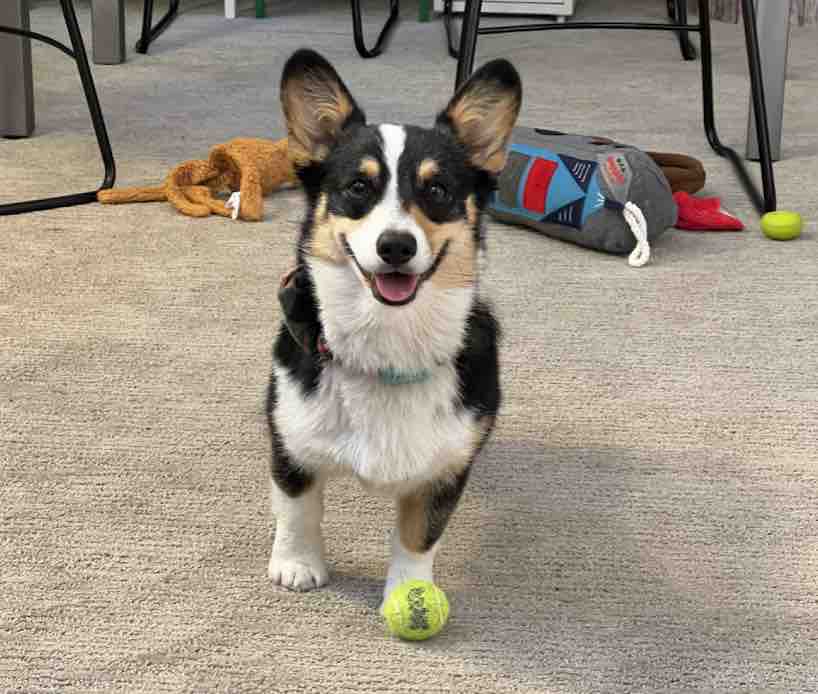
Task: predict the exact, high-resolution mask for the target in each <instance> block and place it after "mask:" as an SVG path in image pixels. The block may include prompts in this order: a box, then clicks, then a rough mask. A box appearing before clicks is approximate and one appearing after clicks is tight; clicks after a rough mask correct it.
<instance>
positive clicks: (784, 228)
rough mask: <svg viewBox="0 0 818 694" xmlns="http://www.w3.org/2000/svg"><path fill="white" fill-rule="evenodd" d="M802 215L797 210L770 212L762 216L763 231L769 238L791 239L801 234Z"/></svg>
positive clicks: (778, 239)
mask: <svg viewBox="0 0 818 694" xmlns="http://www.w3.org/2000/svg"><path fill="white" fill-rule="evenodd" d="M801 226H802V222H801V215H800V214H798V213H797V212H785V211H784V210H779V211H778V212H768V213H767V214H765V215H764V216H763V217H762V218H761V231H763V232H764V235H765V236H766V237H767V238H768V239H774V240H776V241H789V240H790V239H795V238H798V237H799V236H800V235H801Z"/></svg>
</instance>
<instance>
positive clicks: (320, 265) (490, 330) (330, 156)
mask: <svg viewBox="0 0 818 694" xmlns="http://www.w3.org/2000/svg"><path fill="white" fill-rule="evenodd" d="M521 99H522V88H521V85H520V78H519V76H518V74H517V71H516V70H515V69H514V67H513V66H512V65H511V64H510V63H509V62H507V61H505V60H495V61H492V62H490V63H488V64H486V65H485V66H484V67H482V68H481V69H480V70H478V71H477V72H476V73H475V74H474V75H473V76H472V77H471V79H470V80H468V82H467V83H465V84H464V85H463V86H462V88H460V89H459V90H458V91H457V93H456V94H455V95H454V97H453V98H452V99H451V101H450V102H449V104H448V106H447V107H446V108H445V109H444V110H443V111H441V112H440V113H439V114H438V115H437V118H436V120H435V123H434V127H432V128H420V127H415V126H409V125H393V124H383V125H370V124H368V123H367V122H366V118H365V116H364V113H363V111H362V110H361V108H360V107H359V106H358V104H357V103H356V102H355V100H354V99H353V97H352V95H351V94H350V92H349V90H348V89H347V87H346V86H345V85H344V83H343V82H342V81H341V78H340V77H339V76H338V74H337V73H336V71H335V69H334V68H333V67H332V66H331V65H330V64H329V63H328V62H327V61H326V60H325V59H324V58H323V57H321V56H320V55H318V54H317V53H315V52H313V51H309V50H300V51H298V52H296V53H295V54H294V55H293V56H292V57H291V58H290V59H289V60H288V62H287V64H286V66H285V68H284V72H283V76H282V80H281V103H282V106H283V110H284V115H285V117H286V121H287V129H288V133H289V155H290V158H291V160H292V162H293V165H294V167H295V169H296V172H297V174H298V177H299V179H300V181H301V183H302V185H303V189H304V192H305V193H306V198H307V205H308V207H307V213H306V219H305V221H304V223H303V226H302V228H301V232H300V237H299V240H298V245H297V249H296V262H297V266H296V269H295V270H293V271H292V272H290V273H288V275H286V276H285V278H284V279H283V280H282V286H281V289H280V292H279V299H280V302H281V305H282V309H283V314H284V321H283V323H282V326H281V329H280V331H279V333H278V337H277V339H276V341H275V346H274V350H273V368H272V374H271V378H270V385H269V390H268V398H267V407H266V411H267V419H268V423H269V429H270V436H271V438H272V466H271V473H272V512H273V514H274V516H275V519H276V527H275V539H274V541H273V549H272V555H271V557H270V563H269V576H270V578H271V579H272V581H273V583H275V584H278V585H281V586H284V587H286V588H290V589H293V590H299V591H304V590H312V589H314V588H319V587H321V586H323V585H324V584H325V583H326V582H327V580H328V571H327V566H326V564H325V561H324V542H323V538H322V535H321V520H322V515H323V492H324V487H325V484H326V482H327V480H328V479H329V478H331V477H333V476H334V475H341V474H345V475H354V476H355V477H356V478H357V479H358V480H360V482H361V483H362V485H363V486H364V487H365V488H366V489H368V490H370V491H372V492H374V493H378V494H386V495H389V496H391V497H393V498H394V499H395V502H396V508H397V528H396V531H395V532H394V533H393V536H392V557H391V563H390V566H389V570H388V575H387V577H386V584H385V588H384V597H385V596H386V595H388V594H389V593H390V592H391V590H392V589H393V588H394V587H395V586H396V585H398V584H399V583H402V582H403V581H405V580H408V579H423V580H427V581H433V580H434V578H433V566H432V565H433V561H434V557H435V553H436V552H437V550H438V547H439V545H440V538H441V535H442V534H443V531H444V529H445V528H446V524H447V523H448V521H449V518H450V517H451V515H452V512H453V511H454V509H455V506H456V505H457V503H458V500H459V499H460V496H461V494H462V492H463V488H464V486H465V484H466V480H467V479H468V476H469V471H470V469H471V465H472V463H473V462H474V460H475V457H476V456H477V454H478V453H479V451H480V449H481V447H482V446H483V444H484V443H485V441H486V439H487V437H488V436H489V434H490V432H491V430H492V428H493V426H494V421H495V415H496V414H497V411H498V408H499V406H500V385H499V374H498V358H497V340H498V327H497V323H496V321H495V319H494V317H493V315H492V313H491V310H490V309H489V307H488V305H487V304H486V303H485V302H484V300H483V298H482V297H481V296H480V293H479V281H478V280H479V268H480V265H481V261H482V260H483V256H484V252H485V243H484V237H483V226H482V214H483V209H484V207H485V205H486V202H487V199H488V197H489V195H490V194H491V192H492V191H493V190H494V188H495V186H496V177H497V175H498V174H499V173H500V171H501V170H502V168H503V165H504V163H505V160H506V145H507V143H508V139H509V136H510V134H511V130H512V127H513V126H514V123H515V121H516V118H517V114H518V112H519V109H520V103H521Z"/></svg>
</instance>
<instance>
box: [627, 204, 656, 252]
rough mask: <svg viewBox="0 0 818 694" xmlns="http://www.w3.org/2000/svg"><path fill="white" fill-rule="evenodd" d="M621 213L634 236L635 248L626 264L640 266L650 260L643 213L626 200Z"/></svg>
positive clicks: (646, 224) (646, 227)
mask: <svg viewBox="0 0 818 694" xmlns="http://www.w3.org/2000/svg"><path fill="white" fill-rule="evenodd" d="M622 214H623V215H624V217H625V221H626V222H627V223H628V226H629V227H630V229H631V231H632V232H633V235H634V236H635V237H636V248H634V249H633V251H632V252H631V254H630V256H629V257H628V264H629V265H630V266H631V267H642V266H643V265H644V264H645V263H647V262H648V261H649V260H650V244H649V243H648V223H647V222H646V221H645V215H643V214H642V210H640V209H639V207H638V205H636V204H634V203H632V202H626V203H625V206H624V207H623V208H622Z"/></svg>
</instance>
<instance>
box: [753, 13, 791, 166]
mask: <svg viewBox="0 0 818 694" xmlns="http://www.w3.org/2000/svg"><path fill="white" fill-rule="evenodd" d="M757 5H758V43H759V49H760V51H761V74H762V79H763V81H764V95H765V97H766V100H767V122H768V123H769V126H770V157H771V158H772V160H773V161H778V160H779V159H780V158H781V132H782V121H783V119H784V92H785V88H786V81H787V53H788V51H789V42H790V17H789V13H788V12H786V11H784V10H783V9H782V8H781V6H780V3H779V2H777V0H757ZM756 132H757V131H756V121H755V113H754V111H753V107H752V104H751V105H750V116H749V120H748V123H747V158H748V159H753V160H758V159H760V157H761V154H760V151H759V146H758V136H757V134H756Z"/></svg>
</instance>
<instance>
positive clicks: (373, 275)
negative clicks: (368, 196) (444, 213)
mask: <svg viewBox="0 0 818 694" xmlns="http://www.w3.org/2000/svg"><path fill="white" fill-rule="evenodd" d="M341 242H342V243H343V246H344V250H345V251H346V254H347V255H348V256H349V257H350V258H352V261H353V262H354V263H355V267H357V268H358V271H359V272H360V273H361V276H362V277H363V278H364V281H365V282H366V284H367V285H368V286H369V288H370V289H371V290H372V295H373V296H374V297H375V298H376V299H377V300H378V301H380V302H381V303H382V304H386V305H387V306H405V305H406V304H408V303H410V302H411V301H412V300H413V299H414V298H415V297H416V296H417V293H418V289H420V285H421V284H423V283H424V282H425V281H426V280H427V279H429V278H430V277H431V276H432V275H433V274H434V273H435V271H436V270H437V268H438V267H440V263H441V262H442V261H443V258H444V257H445V256H446V253H448V251H449V241H448V240H446V242H445V243H444V244H443V247H442V248H441V249H440V252H439V253H438V254H437V256H436V257H435V261H434V262H433V263H432V265H431V266H430V267H429V269H428V270H426V272H424V273H422V274H419V275H418V274H411V273H407V272H367V271H366V270H364V269H363V268H362V267H361V264H360V263H359V262H358V259H357V258H356V257H355V253H354V252H353V251H352V246H350V245H349V242H348V241H347V238H346V236H341Z"/></svg>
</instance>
